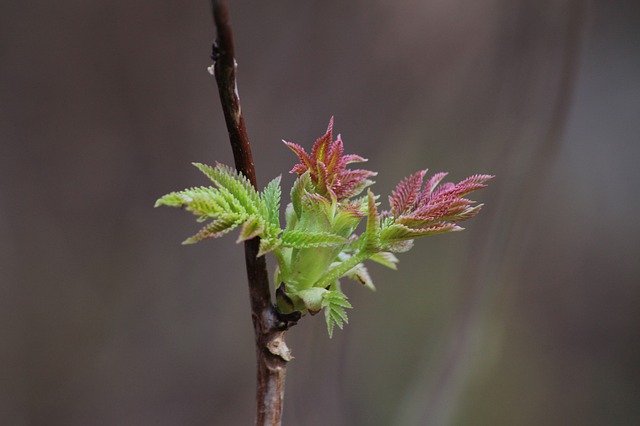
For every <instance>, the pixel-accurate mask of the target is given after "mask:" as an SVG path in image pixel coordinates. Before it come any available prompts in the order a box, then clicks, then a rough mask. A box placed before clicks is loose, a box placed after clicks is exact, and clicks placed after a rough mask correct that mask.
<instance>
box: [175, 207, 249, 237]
mask: <svg viewBox="0 0 640 426" xmlns="http://www.w3.org/2000/svg"><path fill="white" fill-rule="evenodd" d="M243 219H244V217H242V216H238V215H232V214H228V215H223V216H221V217H219V218H218V219H216V220H214V221H213V222H211V223H208V224H207V225H205V226H204V227H203V228H202V229H200V231H198V233H197V234H195V235H194V236H192V237H189V238H187V239H186V240H184V241H183V242H182V244H194V243H197V242H198V241H202V240H204V239H207V238H217V237H220V236H222V235H224V234H226V233H227V232H229V231H231V230H233V229H234V228H235V227H237V226H238V225H239V224H240V223H242V221H243Z"/></svg>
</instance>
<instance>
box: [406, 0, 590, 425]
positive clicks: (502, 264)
mask: <svg viewBox="0 0 640 426" xmlns="http://www.w3.org/2000/svg"><path fill="white" fill-rule="evenodd" d="M587 9H588V0H567V1H566V2H563V4H561V5H560V6H559V8H558V9H556V10H555V11H554V12H555V13H557V16H558V17H561V18H562V21H561V22H560V24H559V29H560V31H561V32H562V33H564V34H563V36H562V37H561V38H560V43H557V44H555V43H554V44H553V45H552V46H551V47H552V48H553V49H554V50H555V51H556V52H555V54H554V57H555V58H556V66H555V69H556V70H557V72H554V73H550V74H541V73H531V77H532V78H533V79H536V78H538V79H539V78H548V77H549V75H553V76H556V78H555V81H556V83H555V90H554V92H555V93H556V98H555V101H554V103H553V104H552V105H551V108H550V111H551V114H550V115H549V116H548V117H546V116H545V113H544V111H542V112H538V113H537V114H536V112H533V114H532V116H531V117H529V118H528V120H529V121H530V122H532V123H536V125H537V123H542V122H544V120H547V122H548V126H547V130H546V132H545V133H544V134H542V135H541V136H542V137H540V138H539V139H537V140H534V139H533V138H531V137H524V138H522V137H521V138H516V139H515V140H513V141H512V144H511V146H510V147H509V148H508V150H507V152H508V155H507V156H505V157H504V158H502V159H501V161H504V162H505V164H496V165H495V166H496V167H498V168H499V170H500V171H497V172H496V173H497V174H498V179H497V181H498V184H499V185H500V186H501V187H502V190H501V191H500V192H502V200H500V202H499V206H500V207H499V212H498V213H496V214H495V215H494V217H493V223H491V224H490V226H489V227H488V228H486V229H485V231H484V232H482V233H481V235H482V236H481V237H479V238H476V242H477V243H479V245H482V246H483V248H482V249H475V250H474V254H473V255H472V256H471V259H470V261H469V262H468V263H467V265H466V272H465V273H464V274H463V276H464V277H465V278H466V281H467V282H466V284H463V285H464V286H465V287H466V288H467V290H466V294H465V296H464V298H465V300H464V301H463V303H462V304H461V306H460V308H459V312H458V314H457V315H456V316H455V320H454V321H455V323H454V324H453V325H452V326H451V328H450V330H451V331H450V335H449V336H448V339H449V343H448V344H447V345H446V349H445V350H444V352H443V353H442V354H440V355H439V357H440V359H439V360H438V361H437V362H438V363H437V364H435V365H428V363H432V362H433V360H432V359H429V360H427V361H426V363H427V365H424V366H423V367H422V368H421V369H420V370H421V371H423V372H428V373H426V374H422V375H421V376H420V377H421V379H420V381H418V382H416V383H415V384H414V388H413V390H412V391H411V392H410V393H409V395H410V396H409V398H408V400H407V401H408V403H407V404H405V405H404V406H403V408H402V409H401V411H400V413H399V423H400V424H406V425H410V424H425V425H427V424H428V425H432V424H434V425H439V424H451V423H452V422H453V420H454V418H455V416H456V415H457V411H456V407H458V405H459V404H460V395H461V392H462V389H463V387H464V386H465V384H466V382H467V380H468V376H469V375H470V373H471V370H472V369H473V368H474V366H475V365H476V364H477V361H474V360H473V358H474V357H473V356H472V355H471V354H472V353H473V352H475V351H477V350H479V347H480V342H481V341H482V339H483V337H482V336H483V333H485V332H486V330H485V328H486V326H487V310H488V309H490V307H491V306H492V305H493V300H492V299H493V298H494V297H495V295H496V294H497V293H498V292H499V287H500V286H501V285H502V284H501V283H505V282H507V283H508V282H509V280H510V278H509V277H512V278H516V279H517V277H514V276H513V272H514V271H517V270H518V269H519V265H521V263H522V258H521V256H522V255H523V253H524V252H523V251H522V250H521V247H522V242H523V241H524V240H526V236H527V234H528V233H529V232H530V230H529V229H527V220H528V216H529V213H530V212H532V211H535V210H536V204H537V203H538V200H539V199H540V196H541V194H540V191H541V189H542V188H543V187H544V186H545V184H546V183H547V182H548V176H549V175H550V171H551V170H552V168H553V166H554V164H555V161H554V160H555V157H556V155H557V152H558V150H559V145H560V143H561V139H562V135H563V130H564V129H565V127H566V124H567V120H568V117H569V112H570V110H571V105H572V101H573V99H574V96H573V95H574V89H575V86H576V84H577V79H578V70H579V64H580V52H581V49H582V44H583V39H584V27H585V23H586V21H587ZM529 12H530V10H527V6H525V7H524V9H523V10H522V12H521V13H522V15H521V16H525V17H527V18H528V13H529ZM527 18H525V19H527ZM545 24H546V23H545V22H542V25H545ZM531 31H532V32H533V33H539V30H538V29H536V28H533V29H531ZM549 53H550V52H543V53H542V57H544V56H546V55H549ZM541 60H542V58H541ZM528 84H530V85H531V86H535V85H536V82H535V81H531V82H528ZM523 125H525V126H526V125H527V123H526V122H525V123H523ZM522 150H524V151H526V152H528V153H529V155H527V157H526V159H525V161H524V162H522V161H519V160H518V158H522V157H521V156H522V152H521V151H522ZM512 163H516V164H519V168H520V169H519V170H518V172H517V173H516V174H514V173H512V172H510V169H511V168H510V167H509V166H508V164H512ZM511 170H513V169H511ZM507 200H517V202H515V203H508V202H507ZM495 210H498V208H496V209H495ZM522 272H525V271H522Z"/></svg>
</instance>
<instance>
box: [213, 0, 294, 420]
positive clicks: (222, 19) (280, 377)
mask: <svg viewBox="0 0 640 426" xmlns="http://www.w3.org/2000/svg"><path fill="white" fill-rule="evenodd" d="M211 10H212V13H213V20H214V24H215V27H216V31H217V39H216V42H215V43H214V45H213V53H212V56H211V58H212V59H213V61H214V71H215V72H214V74H215V78H216V82H217V84H218V91H219V93H220V102H221V104H222V110H223V112H224V119H225V122H226V124H227V131H228V132H229V141H230V142H231V149H232V150H233V158H234V161H235V166H236V169H237V170H238V171H239V172H241V173H242V174H244V175H245V176H246V177H247V178H248V179H249V181H251V183H252V184H253V186H254V187H256V188H257V185H256V171H255V168H254V164H253V158H252V155H251V145H250V143H249V136H248V135H247V128H246V126H245V123H244V118H243V117H242V108H241V107H240V99H239V97H238V89H237V85H236V77H235V74H236V61H235V54H234V47H233V32H232V30H231V23H230V21H229V9H228V6H227V2H226V1H225V0H219V1H216V0H212V1H211ZM259 246H260V239H259V238H253V239H251V240H249V241H246V242H245V243H244V249H245V263H246V267H247V278H248V281H249V298H250V299H251V318H252V320H253V329H254V333H255V343H256V356H257V364H258V375H257V379H258V380H257V384H256V402H257V415H256V424H257V425H279V424H280V423H281V418H282V402H283V398H284V382H285V376H286V365H287V362H288V361H289V360H291V354H290V353H289V349H288V348H287V345H286V343H285V341H284V332H285V331H286V329H287V328H289V327H290V326H291V325H293V324H295V322H296V320H297V318H296V317H293V318H292V317H288V318H287V317H285V316H283V315H280V314H279V313H278V312H277V311H276V309H275V308H274V307H273V304H272V303H271V292H270V290H269V277H268V273H267V264H266V261H265V258H264V256H261V257H257V255H258V249H259Z"/></svg>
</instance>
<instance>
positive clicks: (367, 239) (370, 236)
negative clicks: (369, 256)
mask: <svg viewBox="0 0 640 426" xmlns="http://www.w3.org/2000/svg"><path fill="white" fill-rule="evenodd" d="M379 233H380V216H379V215H378V208H377V207H376V199H375V196H374V195H373V192H371V190H368V191H367V227H366V229H365V232H364V247H365V250H366V251H369V252H375V251H377V250H378V247H379V246H380V237H379Z"/></svg>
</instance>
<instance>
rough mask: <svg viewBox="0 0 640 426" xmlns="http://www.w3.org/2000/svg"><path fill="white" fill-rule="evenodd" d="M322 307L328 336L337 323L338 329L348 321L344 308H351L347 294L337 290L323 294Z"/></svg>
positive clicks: (331, 334) (331, 333) (330, 335)
mask: <svg viewBox="0 0 640 426" xmlns="http://www.w3.org/2000/svg"><path fill="white" fill-rule="evenodd" d="M322 307H323V308H324V317H325V321H326V322H327V332H328V333H329V338H331V337H332V336H333V329H334V327H335V326H336V325H337V326H338V327H339V328H340V329H342V327H343V326H344V324H346V323H347V322H348V318H347V312H346V311H345V308H351V307H352V306H351V303H349V301H348V300H347V296H345V295H344V293H342V292H341V291H339V290H337V289H336V290H329V291H327V292H326V293H324V294H323V298H322Z"/></svg>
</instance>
